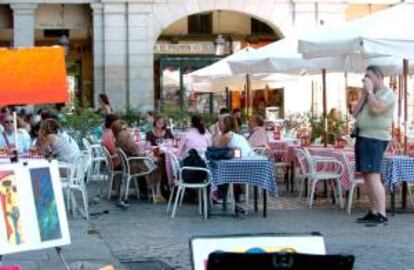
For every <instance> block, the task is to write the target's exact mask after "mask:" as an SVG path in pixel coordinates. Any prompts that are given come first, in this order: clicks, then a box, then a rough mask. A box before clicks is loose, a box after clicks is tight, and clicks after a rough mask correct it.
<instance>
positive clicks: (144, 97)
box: [127, 3, 154, 111]
mask: <svg viewBox="0 0 414 270" xmlns="http://www.w3.org/2000/svg"><path fill="white" fill-rule="evenodd" d="M150 12H152V8H151V5H150V4H145V3H142V4H128V16H127V18H128V52H129V55H128V67H129V72H128V75H129V83H128V86H129V89H128V90H129V95H128V96H129V102H130V105H131V107H132V108H135V109H139V110H140V111H148V110H154V60H153V59H154V52H153V47H154V44H153V39H152V38H151V34H152V33H150V30H149V29H151V25H150V23H149V22H150V19H149V14H150Z"/></svg>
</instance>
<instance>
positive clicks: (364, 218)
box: [356, 211, 377, 223]
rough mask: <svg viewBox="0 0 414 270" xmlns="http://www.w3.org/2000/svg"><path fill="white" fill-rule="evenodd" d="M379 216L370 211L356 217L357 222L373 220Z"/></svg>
mask: <svg viewBox="0 0 414 270" xmlns="http://www.w3.org/2000/svg"><path fill="white" fill-rule="evenodd" d="M376 217H377V215H376V214H374V213H372V212H371V211H369V212H368V214H366V215H365V216H363V217H361V218H357V219H356V223H367V222H371V221H373V220H374V219H375V218H376Z"/></svg>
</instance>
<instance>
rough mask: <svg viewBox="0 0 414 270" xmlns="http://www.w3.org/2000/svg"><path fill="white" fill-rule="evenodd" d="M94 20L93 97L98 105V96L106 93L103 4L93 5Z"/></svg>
mask: <svg viewBox="0 0 414 270" xmlns="http://www.w3.org/2000/svg"><path fill="white" fill-rule="evenodd" d="M91 8H92V16H93V17H92V18H93V42H92V43H93V96H94V104H95V106H97V105H98V96H99V94H101V93H105V84H104V82H105V76H104V28H103V6H102V4H101V3H93V4H91Z"/></svg>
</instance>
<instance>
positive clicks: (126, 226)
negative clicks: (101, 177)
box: [4, 188, 414, 270]
mask: <svg viewBox="0 0 414 270" xmlns="http://www.w3.org/2000/svg"><path fill="white" fill-rule="evenodd" d="M94 190H97V189H96V188H93V189H92V190H91V193H90V195H93V191H94ZM130 202H131V207H130V208H129V209H126V210H124V209H120V208H118V207H116V206H115V202H114V201H106V200H101V201H100V202H99V203H98V204H96V205H92V206H91V209H90V210H91V212H92V213H94V212H95V213H99V212H101V211H103V210H109V214H103V215H96V216H92V217H91V219H90V222H89V223H88V222H86V221H85V220H83V219H81V218H80V217H79V216H77V217H74V218H70V219H69V221H70V230H71V236H72V245H70V246H68V247H64V249H63V252H64V255H65V257H66V259H67V260H68V262H69V263H71V264H72V268H71V269H79V262H88V263H92V264H94V265H103V264H106V263H114V264H115V266H116V269H126V270H128V269H132V268H127V267H125V265H124V264H122V263H127V262H145V261H154V260H158V261H162V262H164V263H165V264H167V265H169V266H171V267H172V269H191V263H190V251H189V239H190V238H191V237H192V236H196V235H220V234H238V233H260V232H276V233H280V232H283V233H298V232H302V233H308V232H314V231H318V232H321V233H322V234H323V235H324V238H325V242H326V247H327V251H328V253H345V254H350V253H352V254H354V255H355V256H356V263H355V267H354V269H384V270H385V269H387V270H388V269H407V270H408V269H414V257H413V256H412V254H413V253H414V243H413V240H412V236H413V235H414V226H412V224H413V222H414V215H413V214H397V215H396V216H395V217H390V224H389V225H388V226H377V227H370V228H368V227H365V226H363V225H360V224H355V223H354V220H355V218H356V217H358V216H360V215H362V214H364V212H363V209H362V208H361V207H364V203H362V204H361V203H360V204H357V207H356V209H355V210H354V211H353V214H352V215H351V216H347V215H346V214H345V211H344V210H342V209H339V208H337V207H336V206H334V205H332V204H331V203H330V202H329V201H327V200H322V199H319V200H317V202H316V204H315V206H314V208H313V209H308V208H306V206H305V204H304V202H299V201H298V200H297V199H296V197H292V196H290V195H283V196H281V197H279V198H270V202H269V211H268V217H267V218H266V219H264V218H262V216H261V213H260V214H255V213H253V212H249V213H248V214H247V215H246V216H244V217H242V218H239V219H238V218H235V217H233V216H230V215H227V216H226V215H216V216H212V217H211V218H210V219H208V220H204V219H203V218H201V216H199V215H198V208H197V206H196V205H187V204H184V205H183V206H182V207H180V208H179V209H178V212H177V216H176V218H174V219H173V218H170V217H169V216H168V215H167V213H166V205H153V204H149V203H148V202H146V201H138V200H135V199H132V198H131V200H130ZM259 207H260V205H259ZM216 210H217V209H216ZM4 262H5V264H12V263H19V264H20V265H22V266H23V269H24V270H32V269H33V270H37V269H63V266H62V264H61V263H60V261H59V260H58V258H57V256H56V254H55V252H54V250H53V249H49V250H46V251H36V252H25V253H21V254H15V255H9V256H6V257H5V258H4ZM133 269H145V270H152V268H150V267H145V266H142V267H141V268H139V267H138V268H133ZM154 269H160V268H154Z"/></svg>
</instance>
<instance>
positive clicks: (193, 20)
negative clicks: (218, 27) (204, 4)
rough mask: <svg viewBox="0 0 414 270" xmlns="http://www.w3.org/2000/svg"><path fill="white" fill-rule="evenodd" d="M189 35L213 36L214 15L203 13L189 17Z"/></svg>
mask: <svg viewBox="0 0 414 270" xmlns="http://www.w3.org/2000/svg"><path fill="white" fill-rule="evenodd" d="M188 33H189V34H208V35H210V34H213V13H211V12H209V13H202V14H195V15H190V16H188Z"/></svg>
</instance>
